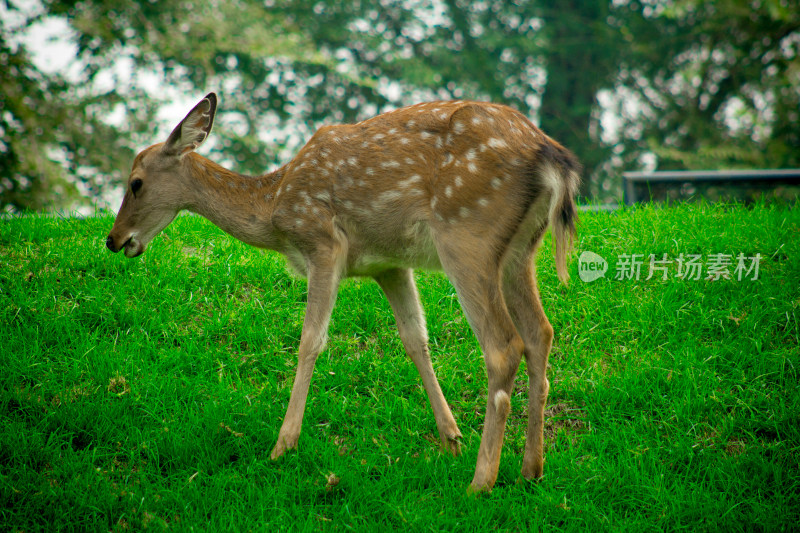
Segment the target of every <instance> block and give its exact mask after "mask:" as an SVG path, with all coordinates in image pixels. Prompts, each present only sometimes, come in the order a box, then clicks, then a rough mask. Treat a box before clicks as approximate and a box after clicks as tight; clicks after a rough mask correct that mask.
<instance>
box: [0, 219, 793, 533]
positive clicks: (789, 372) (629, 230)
mask: <svg viewBox="0 0 800 533" xmlns="http://www.w3.org/2000/svg"><path fill="white" fill-rule="evenodd" d="M111 223H112V218H111V217H96V218H89V219H85V220H78V219H59V218H42V217H24V218H12V219H2V220H0V365H2V366H1V368H2V370H0V530H2V531H38V530H41V531H55V530H63V531H108V530H113V531H124V530H137V529H142V528H148V529H151V530H156V531H158V530H161V529H169V530H179V531H183V530H197V531H199V530H208V531H219V530H229V531H239V530H241V531H246V530H253V531H274V530H278V529H281V530H334V529H336V530H341V529H348V528H352V529H355V530H362V531H363V530H374V529H382V530H388V529H402V530H408V531H440V530H465V531H477V530H503V531H529V530H534V531H536V530H542V531H548V530H628V531H650V530H687V531H706V530H709V531H737V530H769V531H775V530H778V531H779V530H792V529H795V528H797V527H798V526H797V525H798V523H800V391H799V390H798V384H799V383H800V379H798V377H799V376H798V369H799V368H800V326H799V325H798V321H799V320H800V310H799V309H798V307H799V306H800V288H799V286H800V215H799V214H798V211H797V209H796V208H795V209H792V208H787V207H765V206H758V207H756V208H753V209H744V208H741V207H736V206H702V205H701V206H697V205H695V206H679V207H676V208H670V209H657V208H650V207H643V208H637V209H633V210H625V211H621V212H617V213H612V214H590V213H587V214H584V215H583V216H582V219H581V224H580V226H579V237H578V241H577V246H576V248H577V251H578V253H580V252H582V251H586V250H589V251H593V252H596V253H598V254H600V255H601V256H603V257H605V258H606V259H608V260H609V262H610V263H611V270H610V271H609V273H608V274H607V277H606V278H605V279H601V280H598V281H595V282H593V283H583V282H581V281H580V280H579V279H578V276H577V269H578V265H577V261H575V260H573V262H572V264H571V270H572V282H571V284H570V286H569V287H568V288H565V287H563V286H560V285H559V284H558V283H557V280H556V276H555V269H554V267H553V264H552V254H551V249H550V243H549V237H548V241H547V242H546V243H545V245H544V246H543V250H542V253H541V254H540V257H539V259H538V266H539V279H540V287H541V291H542V295H543V299H544V301H545V302H544V305H545V309H546V310H547V312H548V315H549V317H550V319H551V322H552V323H553V326H554V328H555V331H556V336H555V341H554V347H553V353H552V355H551V358H550V372H549V376H550V381H551V395H550V400H549V404H548V405H549V409H548V418H547V426H546V451H545V454H546V455H545V457H546V464H545V477H544V479H543V480H542V481H541V482H539V483H528V482H520V481H519V470H520V467H521V463H522V450H523V447H524V440H525V422H524V421H525V405H526V381H525V379H524V375H525V374H524V370H523V369H520V373H519V377H518V380H517V387H516V388H515V390H514V396H513V398H512V416H511V419H510V420H509V425H508V430H507V434H506V441H505V444H504V450H503V458H502V462H501V467H500V474H499V478H498V483H497V485H496V487H495V489H494V491H493V492H492V493H491V494H489V495H483V496H478V497H473V496H468V495H467V493H466V487H467V485H468V483H469V481H470V480H471V478H472V474H473V469H474V465H475V459H476V454H477V449H478V443H479V439H480V429H481V424H482V421H483V410H484V406H485V403H484V402H485V396H484V395H485V391H486V378H485V373H484V368H483V361H482V358H481V354H480V351H479V349H478V346H477V343H476V340H475V338H474V336H473V335H472V334H471V332H470V331H469V327H468V325H467V323H466V320H465V318H464V316H463V314H462V312H461V310H460V308H459V306H458V302H457V299H456V297H455V293H454V291H453V289H452V287H451V285H450V284H449V282H448V281H447V279H446V278H445V277H444V276H442V275H441V274H427V273H420V274H418V281H419V286H420V291H421V294H422V299H423V303H424V305H425V308H426V313H427V317H428V329H429V332H430V337H431V350H432V353H433V358H434V367H435V369H436V371H437V373H438V375H439V378H440V381H441V384H442V389H443V390H444V394H445V397H446V398H447V399H448V401H449V403H450V404H451V406H452V409H453V413H454V415H455V417H456V420H457V421H458V423H459V426H460V428H461V431H462V432H463V433H464V447H463V449H464V453H463V454H462V456H460V457H457V458H453V457H451V456H449V455H446V454H443V453H440V451H439V449H438V436H437V433H436V425H435V423H434V420H433V414H432V412H431V409H430V407H429V406H428V404H427V399H426V396H425V392H424V389H423V388H422V385H421V383H420V380H419V378H418V376H417V374H416V371H415V369H414V366H413V364H412V363H411V362H410V360H408V358H407V357H406V356H405V355H404V352H403V349H402V346H401V343H400V341H399V338H398V336H397V334H396V330H395V328H394V320H393V318H392V316H391V312H390V309H389V306H388V304H387V302H386V301H385V299H384V298H383V296H382V295H381V293H380V291H379V290H378V288H377V286H376V285H375V284H374V283H373V282H371V281H369V280H348V281H347V282H345V283H344V284H343V286H342V288H341V290H340V293H339V298H338V301H337V306H336V309H335V310H334V314H333V319H332V322H331V330H330V342H329V344H328V348H327V349H326V350H325V352H323V354H322V355H321V356H320V358H319V360H318V363H317V367H316V371H315V374H314V380H313V382H312V388H311V392H310V395H309V401H308V406H307V409H306V417H305V421H304V426H303V427H304V429H303V434H302V436H301V438H300V447H299V450H298V451H297V452H291V453H289V454H288V455H287V456H286V457H285V458H283V459H282V460H280V461H277V462H272V461H270V460H269V457H268V454H269V451H270V449H271V447H272V445H273V444H274V442H275V439H276V437H277V433H278V429H279V427H280V423H281V420H282V417H283V414H284V411H285V409H286V405H287V403H288V400H289V392H290V389H291V384H292V379H293V371H294V367H295V363H296V350H297V345H298V342H299V336H300V330H301V325H302V317H303V309H304V300H305V282H304V281H302V280H297V279H294V278H292V277H291V276H290V275H288V274H287V273H286V271H285V270H284V268H283V259H282V258H281V257H280V256H278V255H277V254H273V253H262V252H259V251H257V250H255V249H252V248H249V247H247V246H245V245H244V244H241V243H239V242H237V241H234V240H233V239H231V238H229V237H227V236H226V235H224V234H222V233H221V232H220V231H219V230H217V229H216V228H214V227H213V226H211V225H210V224H209V223H207V222H206V221H204V220H202V219H199V218H197V217H180V218H179V219H178V220H176V222H175V223H174V224H173V225H172V226H170V227H169V228H168V229H167V230H166V231H165V233H164V235H162V236H161V237H159V238H157V239H156V240H155V242H154V243H153V244H152V245H151V246H150V248H149V249H148V251H147V253H146V254H145V255H144V256H142V257H141V258H139V259H136V260H127V259H125V258H124V257H122V255H121V254H119V255H112V254H110V253H108V252H107V251H106V250H105V249H104V247H103V242H104V239H105V235H106V233H107V232H108V230H109V229H110V227H111ZM739 252H742V253H745V254H746V255H754V254H755V253H760V254H761V255H762V256H763V259H762V262H761V265H760V274H759V279H758V280H757V281H753V280H742V281H737V280H735V279H734V280H727V281H726V280H721V281H717V282H712V281H705V280H701V281H689V280H680V279H676V278H674V276H672V275H671V276H670V279H668V280H667V281H662V280H661V279H651V280H649V281H645V280H644V279H643V278H644V277H645V275H644V274H643V275H642V279H641V280H639V281H636V280H627V281H615V280H613V279H609V278H611V277H612V276H613V269H614V262H615V260H616V257H617V256H618V255H620V254H626V253H643V254H651V253H653V254H656V256H658V257H660V256H661V254H663V253H667V254H668V255H669V256H670V257H671V258H675V257H677V256H678V254H680V253H685V254H689V253H701V254H703V259H704V261H705V260H706V259H707V255H708V254H711V253H729V254H734V255H735V254H738V253H739ZM523 364H524V363H523ZM337 481H338V482H337Z"/></svg>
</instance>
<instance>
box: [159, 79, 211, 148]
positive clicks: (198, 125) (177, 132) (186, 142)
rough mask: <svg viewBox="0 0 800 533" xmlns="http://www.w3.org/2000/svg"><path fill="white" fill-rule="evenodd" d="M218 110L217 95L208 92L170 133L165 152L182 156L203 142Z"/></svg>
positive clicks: (165, 144) (209, 131)
mask: <svg viewBox="0 0 800 533" xmlns="http://www.w3.org/2000/svg"><path fill="white" fill-rule="evenodd" d="M216 112H217V95H216V94H214V93H208V96H206V97H205V98H203V99H202V100H201V101H200V103H199V104H197V105H196V106H194V109H192V110H191V111H189V114H188V115H186V118H184V119H183V120H182V121H181V123H180V124H178V125H177V126H176V127H175V129H174V130H172V133H170V134H169V138H167V142H165V143H164V148H163V151H164V153H166V154H169V155H177V156H182V155H184V154H188V153H189V152H191V151H193V150H195V149H196V148H197V147H198V146H200V145H201V144H203V141H205V140H206V138H207V137H208V134H209V133H211V126H213V125H214V115H215V114H216Z"/></svg>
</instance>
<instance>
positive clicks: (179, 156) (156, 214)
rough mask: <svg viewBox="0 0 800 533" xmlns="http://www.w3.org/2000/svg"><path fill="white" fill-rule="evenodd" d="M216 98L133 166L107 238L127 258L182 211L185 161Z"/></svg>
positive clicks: (187, 184)
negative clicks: (123, 252)
mask: <svg viewBox="0 0 800 533" xmlns="http://www.w3.org/2000/svg"><path fill="white" fill-rule="evenodd" d="M216 109H217V95H216V94H214V93H210V94H208V96H206V97H205V98H204V99H203V100H202V101H201V102H200V103H199V104H197V105H196V106H195V107H194V109H192V110H191V111H190V112H189V114H188V115H186V117H185V118H184V119H183V120H182V121H181V122H180V124H178V125H177V126H176V127H175V129H174V130H172V133H170V135H169V137H168V138H167V140H166V142H164V143H160V144H156V145H154V146H151V147H149V148H146V149H145V150H143V151H142V152H140V153H139V155H137V156H136V159H134V161H133V168H132V169H131V174H130V177H129V178H128V184H127V188H126V191H125V196H124V197H123V199H122V206H121V207H120V208H119V213H118V214H117V218H116V220H115V221H114V226H113V227H112V228H111V233H109V234H108V238H107V239H106V246H107V247H108V249H109V250H111V251H112V252H114V253H116V252H119V251H120V250H122V249H125V256H126V257H137V256H139V255H141V254H142V253H144V251H145V249H146V248H147V245H148V244H149V243H150V241H151V240H153V238H154V237H155V236H156V235H158V234H159V233H160V232H161V231H162V230H164V228H166V227H167V226H168V225H169V224H170V222H172V220H173V219H174V218H175V216H176V215H177V214H178V212H179V211H181V210H182V209H184V208H185V207H186V201H187V198H188V197H189V193H190V191H191V189H192V187H191V179H192V178H191V175H190V172H189V170H188V168H187V158H186V156H187V155H188V154H189V153H191V152H193V151H194V150H195V149H196V148H197V147H198V146H200V145H201V144H202V143H203V141H205V140H206V138H207V137H208V135H209V133H210V132H211V126H212V125H213V124H214V114H215V112H216Z"/></svg>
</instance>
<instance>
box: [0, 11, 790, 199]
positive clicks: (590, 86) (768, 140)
mask: <svg viewBox="0 0 800 533" xmlns="http://www.w3.org/2000/svg"><path fill="white" fill-rule="evenodd" d="M6 1H7V2H11V0H6ZM17 1H19V0H17ZM795 2H796V0H753V1H752V2H749V3H748V4H743V3H742V2H741V1H738V0H720V1H718V2H713V3H712V2H701V1H699V0H670V1H667V0H627V1H626V0H615V1H613V2H607V3H602V2H601V3H598V2H590V1H588V0H568V1H566V2H560V3H556V4H554V3H552V2H545V1H543V0H517V1H515V2H513V3H512V2H506V1H501V0H486V1H483V2H469V1H466V0H405V1H402V2H401V1H388V0H386V1H381V2H375V1H367V0H360V1H359V0H355V1H353V2H341V1H339V0H317V1H316V2H312V3H309V2H306V1H305V0H303V1H301V0H259V1H256V0H237V1H236V2H215V3H211V2H207V1H202V0H195V1H192V0H161V1H159V2H138V1H134V0H113V1H112V0H83V1H81V2H75V1H74V0H45V3H44V8H43V11H42V13H40V14H39V15H38V16H39V17H42V16H45V15H49V16H56V17H62V18H63V19H65V20H66V21H68V23H69V25H70V27H71V28H73V29H74V31H75V35H76V41H77V47H78V53H79V57H80V60H81V62H82V64H83V65H84V70H83V72H82V74H81V76H82V77H81V79H80V80H78V81H77V82H75V81H74V80H65V79H63V78H61V77H59V76H55V75H45V74H44V73H42V72H39V71H37V70H36V69H35V68H34V67H32V64H31V62H30V58H29V57H28V56H27V54H26V51H25V50H24V48H23V47H17V48H14V47H12V46H11V45H9V44H7V43H8V36H9V35H10V34H13V30H11V29H9V28H8V27H7V26H6V25H3V30H2V35H0V46H1V47H2V53H0V68H2V74H0V83H2V84H3V88H4V93H3V94H4V100H3V102H2V104H0V105H2V106H3V108H2V109H3V110H4V111H8V112H4V113H0V120H3V121H4V122H0V126H2V128H3V129H4V132H5V133H4V139H5V137H6V136H8V138H9V140H8V141H5V140H4V142H5V145H4V146H5V147H4V146H0V157H2V158H3V159H2V161H3V162H4V163H3V167H2V169H0V188H1V190H0V205H6V204H10V205H15V206H26V205H27V206H29V207H41V206H44V205H46V203H47V202H44V201H41V198H42V195H36V194H34V195H31V194H30V192H31V191H46V190H49V189H52V188H53V187H54V186H56V185H54V184H58V183H60V184H62V185H60V186H63V187H64V189H65V190H72V191H73V195H75V194H77V192H78V191H80V192H83V193H85V192H86V190H87V189H92V190H93V189H94V188H97V187H98V186H99V185H100V184H102V183H115V184H118V183H119V181H121V180H122V179H123V178H124V177H125V174H126V173H127V169H128V168H129V165H130V158H131V155H132V152H133V151H135V150H137V149H140V148H141V147H142V146H143V145H144V144H146V143H147V142H152V141H153V140H154V139H153V138H152V137H153V135H152V129H153V123H154V117H155V109H156V107H157V105H158V104H160V103H163V102H160V101H159V97H158V95H153V94H152V90H151V89H148V88H147V86H146V83H144V82H143V81H142V80H140V79H139V76H136V75H134V76H133V77H132V78H131V79H129V80H127V79H119V80H118V81H117V83H116V84H115V85H114V86H113V88H111V89H110V90H109V89H108V87H106V89H105V90H97V89H96V88H95V87H96V86H98V83H97V80H99V79H102V78H103V77H104V76H107V75H108V73H109V72H113V71H114V67H115V65H117V64H119V63H120V62H123V61H124V62H127V63H128V64H130V65H131V66H132V67H133V68H134V69H135V70H134V72H136V73H142V72H146V73H150V76H151V77H152V76H155V77H157V78H159V79H161V80H162V81H163V83H164V84H171V85H172V86H176V87H181V88H182V90H183V91H184V92H186V93H187V95H188V94H189V93H194V94H192V98H190V100H193V99H194V97H195V96H196V95H197V94H202V93H204V92H206V91H208V90H216V91H218V92H220V95H221V97H222V99H223V106H222V107H221V109H220V113H219V115H218V120H217V126H216V132H217V135H215V140H216V142H215V144H213V145H212V149H213V151H216V152H218V154H216V156H217V157H220V156H221V157H222V158H223V159H225V160H226V163H227V164H230V165H232V166H234V167H236V169H237V170H238V171H241V172H250V173H260V172H263V171H264V170H266V169H267V168H268V167H270V166H272V165H275V164H277V163H278V162H279V161H284V160H286V159H287V158H288V157H289V156H290V155H291V153H292V152H293V151H294V150H295V149H296V148H297V147H298V146H299V145H300V144H301V143H302V142H303V141H304V140H305V139H307V138H308V137H309V136H310V134H311V133H312V132H313V130H315V129H316V128H317V127H318V126H319V125H321V124H323V123H325V122H340V121H355V120H360V119H362V118H366V117H367V116H370V115H372V114H375V113H377V112H381V111H384V110H387V109H391V108H394V107H399V106H401V105H405V104H408V103H413V102H415V101H419V100H422V99H430V98H472V99H483V100H495V101H500V102H504V103H507V104H509V105H512V106H513V107H515V108H517V109H519V110H521V111H522V112H523V113H525V114H527V115H528V116H530V117H531V118H532V119H533V120H534V121H537V122H539V123H540V125H541V126H542V127H543V129H544V130H545V131H546V132H547V133H548V134H550V135H551V136H552V137H554V138H555V139H557V140H559V141H560V142H562V143H563V144H565V145H566V146H568V147H569V148H570V149H571V150H573V151H574V152H575V153H576V154H577V155H578V157H579V158H580V159H581V160H582V161H583V163H584V166H585V176H586V178H587V179H586V181H585V187H584V189H583V191H582V192H583V194H584V195H592V194H593V195H599V197H600V198H601V199H608V198H609V197H615V196H616V197H618V196H619V191H620V180H619V178H618V176H619V173H620V171H621V170H626V169H638V168H641V167H642V166H643V165H644V164H649V165H650V166H657V167H659V168H689V167H695V168H696V167H699V166H702V167H705V168H721V167H728V166H763V167H776V166H797V165H798V164H799V162H798V158H800V149H798V148H800V146H798V135H799V134H798V130H797V128H796V127H794V124H796V123H797V118H798V117H797V114H798V111H797V110H798V98H799V97H798V94H800V93H799V91H798V87H800V79H799V77H800V72H798V71H800V69H798V61H797V54H798V46H800V21H799V20H798V17H800V9H796V7H797V6H794V5H789V4H790V3H795ZM9 5H11V6H12V8H13V2H11V3H10V4H9ZM14 62H16V65H17V66H16V67H14V68H12V67H13V63H14ZM3 67H7V68H3ZM15 84H18V85H19V86H20V87H25V89H21V92H14V90H13V88H11V89H6V88H7V87H11V86H12V85H14V86H16V85H15ZM24 98H27V100H24V101H23V99H24ZM26 102H27V103H26ZM31 109H36V111H37V112H36V113H31V112H30V110H31ZM112 110H114V111H116V112H117V113H116V115H117V116H123V117H124V118H123V119H122V120H120V121H118V123H116V125H113V126H112V125H110V124H109V123H108V122H107V121H104V120H103V117H104V116H106V115H107V114H109V113H110V112H111V111H112ZM120 110H121V112H120ZM41 111H44V113H42V112H41ZM9 117H11V118H9ZM53 117H56V119H57V122H58V124H59V125H58V126H56V127H55V128H53V127H52V125H53ZM9 132H10V133H9ZM29 140H32V141H31V142H28V141H29ZM34 146H36V149H33V147H34ZM9 183H11V184H12V185H13V187H11V188H8V187H6V185H8V184H9ZM70 187H71V189H70ZM9 191H16V192H13V193H12V192H9ZM31 198H39V199H40V200H37V201H36V202H34V201H32V200H30V199H31ZM51 204H52V202H51Z"/></svg>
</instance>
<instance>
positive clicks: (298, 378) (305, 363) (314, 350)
mask: <svg viewBox="0 0 800 533" xmlns="http://www.w3.org/2000/svg"><path fill="white" fill-rule="evenodd" d="M340 242H342V243H343V242H344V240H343V239H342V240H341V241H340ZM322 255H323V258H319V257H316V258H313V259H311V260H309V261H308V303H307V305H306V314H305V318H304V320H303V332H302V333H301V335H300V353H299V358H298V364H297V372H296V374H295V379H294V384H293V386H292V395H291V396H290V398H289V407H288V408H287V409H286V416H285V417H284V419H283V424H282V425H281V429H280V432H279V433H278V442H277V443H276V444H275V447H274V448H273V449H272V453H271V454H270V457H271V458H272V459H278V458H279V457H280V456H282V455H283V454H284V452H285V451H286V450H288V449H292V448H296V447H297V440H298V438H299V437H300V429H301V426H302V424H303V413H304V411H305V407H306V398H307V397H308V387H309V385H310V384H311V375H312V374H313V372H314V364H315V363H316V360H317V356H318V355H319V354H320V352H321V351H322V350H323V348H324V347H325V343H326V342H327V337H328V323H329V322H330V317H331V311H332V310H333V305H334V303H335V302H336V293H337V290H338V288H339V281H340V280H341V277H342V272H343V263H344V260H345V258H346V255H347V251H346V245H345V246H334V247H333V248H332V250H330V253H326V254H322Z"/></svg>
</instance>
